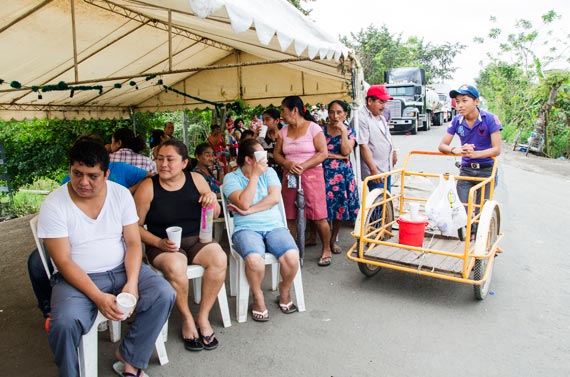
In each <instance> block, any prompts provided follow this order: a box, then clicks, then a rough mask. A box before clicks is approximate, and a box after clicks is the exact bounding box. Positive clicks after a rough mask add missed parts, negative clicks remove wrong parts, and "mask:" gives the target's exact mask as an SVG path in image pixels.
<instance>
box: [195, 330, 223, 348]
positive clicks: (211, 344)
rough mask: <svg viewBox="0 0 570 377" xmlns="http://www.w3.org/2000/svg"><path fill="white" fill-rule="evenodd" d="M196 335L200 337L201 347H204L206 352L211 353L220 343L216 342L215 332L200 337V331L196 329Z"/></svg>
mask: <svg viewBox="0 0 570 377" xmlns="http://www.w3.org/2000/svg"><path fill="white" fill-rule="evenodd" d="M198 335H200V340H201V341H202V345H203V346H204V349H205V350H206V351H211V350H213V349H216V348H218V345H219V344H220V342H218V339H217V338H216V333H215V332H213V333H211V334H210V335H202V333H201V332H200V329H198ZM206 342H208V343H206Z"/></svg>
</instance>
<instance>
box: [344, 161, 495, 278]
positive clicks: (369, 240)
mask: <svg viewBox="0 0 570 377" xmlns="http://www.w3.org/2000/svg"><path fill="white" fill-rule="evenodd" d="M413 155H428V156H443V157H453V156H455V155H451V154H443V153H440V152H430V151H411V152H410V153H408V155H407V156H406V159H405V160H404V163H403V166H402V168H401V169H397V170H393V171H391V172H388V173H381V174H378V175H374V176H369V177H367V178H366V179H365V180H364V183H363V185H362V187H363V189H362V190H363V193H362V204H361V208H360V211H361V216H360V235H356V234H355V233H354V232H352V236H353V237H354V238H356V239H357V240H358V241H357V242H355V243H354V244H353V245H352V247H351V248H350V249H349V250H348V252H347V253H346V256H347V258H348V259H349V260H351V261H354V262H357V263H366V264H370V265H374V266H378V267H384V268H389V269H393V270H398V271H403V272H409V273H413V274H418V275H423V276H429V277H434V278H438V279H443V280H450V281H455V282H458V283H465V284H471V285H481V284H483V283H484V282H485V281H486V280H487V277H488V275H489V272H490V271H491V268H492V267H493V261H494V259H495V258H494V256H495V253H496V252H497V250H498V249H499V241H500V240H501V239H502V238H503V234H502V233H501V232H499V234H498V235H497V239H496V241H495V242H494V243H493V245H487V247H490V251H489V253H488V254H486V255H475V254H474V251H475V248H474V244H473V243H472V242H471V227H472V224H473V223H475V222H479V218H480V217H481V213H482V210H483V204H484V203H485V200H487V199H485V190H486V189H487V187H489V188H490V189H489V190H490V192H489V198H488V200H493V197H494V189H495V175H496V172H497V160H496V159H495V158H493V171H492V173H491V176H489V177H487V178H478V177H463V176H458V175H454V176H453V177H454V178H455V180H469V181H478V182H479V183H478V184H477V185H475V186H473V187H472V188H471V189H470V190H469V197H468V202H467V203H464V205H465V204H466V205H467V226H466V235H465V246H464V249H463V253H454V252H450V251H445V250H436V249H428V248H424V247H416V246H408V245H402V244H399V243H395V242H388V241H384V240H383V239H384V238H385V236H389V237H393V233H392V232H390V231H389V229H391V228H390V227H391V225H393V224H394V223H395V222H396V219H394V220H392V221H391V222H388V223H386V211H382V218H381V219H379V220H377V221H376V222H374V223H372V224H369V225H374V224H377V223H381V226H380V227H379V228H376V229H374V230H373V231H371V232H370V233H368V234H367V233H366V229H365V222H366V218H367V216H368V213H369V212H370V211H371V210H373V209H374V208H376V207H378V206H384V205H390V204H391V205H393V202H394V201H396V200H398V201H399V208H400V213H404V212H403V208H404V203H405V202H406V201H415V202H426V201H427V199H426V198H419V197H407V196H405V181H406V177H408V176H419V177H432V178H433V177H435V178H437V177H439V175H440V174H434V173H423V172H415V171H408V170H407V166H408V162H409V160H410V158H411V157H412V156H413ZM397 174H401V182H400V193H399V194H398V195H394V196H391V195H390V194H389V192H388V191H387V189H386V187H384V189H383V193H382V196H383V200H382V201H380V202H378V203H376V204H372V205H370V206H367V205H366V197H367V195H368V190H367V187H368V182H369V181H371V180H374V179H378V178H383V179H386V178H387V177H388V176H396V175H397ZM445 177H446V179H447V178H448V177H449V175H446V176H445ZM477 190H481V195H480V200H479V203H474V202H473V198H474V197H475V193H476V192H477ZM476 208H478V209H479V213H477V214H476V215H473V213H474V211H475V209H476ZM498 225H499V227H500V224H498ZM499 229H500V228H499ZM366 244H368V245H369V246H368V247H367V248H366V250H364V249H365V245H366ZM378 245H382V246H390V247H397V248H401V249H407V250H412V251H416V252H418V253H426V254H438V255H442V256H447V257H453V258H458V259H461V260H462V262H463V267H462V271H461V277H457V276H454V275H451V274H446V273H444V272H435V271H425V270H422V269H421V268H413V267H405V266H401V265H396V264H392V263H390V262H380V261H377V260H372V259H367V258H366V256H365V255H364V253H365V251H368V250H370V249H372V248H374V247H376V246H378ZM355 251H356V253H355ZM476 259H489V263H487V266H486V269H485V273H484V275H483V277H482V278H481V280H474V279H470V278H469V275H470V274H471V270H472V269H473V266H474V265H475V260H476Z"/></svg>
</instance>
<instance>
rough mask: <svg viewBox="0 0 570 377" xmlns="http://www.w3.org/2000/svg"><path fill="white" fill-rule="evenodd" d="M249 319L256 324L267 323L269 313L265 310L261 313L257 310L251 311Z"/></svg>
mask: <svg viewBox="0 0 570 377" xmlns="http://www.w3.org/2000/svg"><path fill="white" fill-rule="evenodd" d="M251 319H253V320H254V321H257V322H267V321H269V312H268V311H267V309H265V310H264V311H262V312H260V311H258V310H252V311H251Z"/></svg>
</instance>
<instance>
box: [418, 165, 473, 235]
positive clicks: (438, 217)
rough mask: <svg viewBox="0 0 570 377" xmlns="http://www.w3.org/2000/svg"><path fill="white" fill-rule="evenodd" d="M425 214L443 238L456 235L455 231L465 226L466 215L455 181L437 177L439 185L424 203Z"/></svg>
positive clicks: (441, 176) (451, 178)
mask: <svg viewBox="0 0 570 377" xmlns="http://www.w3.org/2000/svg"><path fill="white" fill-rule="evenodd" d="M425 208H426V214H427V216H428V218H429V220H430V221H431V222H432V223H434V224H435V225H436V226H437V227H438V228H439V230H440V231H441V232H442V233H443V235H444V236H455V235H457V229H459V228H461V227H464V226H465V225H467V213H466V212H465V207H464V206H463V204H462V203H461V201H460V200H459V196H458V195H457V188H456V187H455V179H454V178H453V176H449V178H448V179H447V180H446V179H445V178H443V175H440V176H439V184H438V185H437V187H436V188H435V190H434V191H433V192H432V194H431V195H430V197H429V198H428V200H427V202H426V207H425Z"/></svg>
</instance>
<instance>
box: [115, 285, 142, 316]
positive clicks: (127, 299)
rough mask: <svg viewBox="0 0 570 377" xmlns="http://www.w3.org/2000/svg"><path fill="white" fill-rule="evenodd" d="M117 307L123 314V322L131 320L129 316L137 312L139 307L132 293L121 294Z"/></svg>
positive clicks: (118, 297)
mask: <svg viewBox="0 0 570 377" xmlns="http://www.w3.org/2000/svg"><path fill="white" fill-rule="evenodd" d="M117 305H118V306H119V308H120V309H121V311H122V312H123V313H124V314H123V321H124V320H125V319H127V318H129V315H130V314H131V313H132V312H133V311H134V310H135V306H137V298H136V297H135V296H133V295H132V294H130V293H127V292H121V293H119V295H118V296H117Z"/></svg>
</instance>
